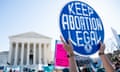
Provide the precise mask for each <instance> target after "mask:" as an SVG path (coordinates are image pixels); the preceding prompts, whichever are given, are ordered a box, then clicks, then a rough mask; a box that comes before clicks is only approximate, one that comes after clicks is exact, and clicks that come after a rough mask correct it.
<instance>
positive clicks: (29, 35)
mask: <svg viewBox="0 0 120 72" xmlns="http://www.w3.org/2000/svg"><path fill="white" fill-rule="evenodd" d="M10 38H45V39H51V38H50V37H47V36H44V35H41V34H38V33H36V32H27V33H22V34H18V35H13V36H10Z"/></svg>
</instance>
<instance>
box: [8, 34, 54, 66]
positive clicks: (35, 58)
mask: <svg viewBox="0 0 120 72" xmlns="http://www.w3.org/2000/svg"><path fill="white" fill-rule="evenodd" d="M51 40H52V39H51V38H49V37H46V36H43V35H40V34H38V33H35V32H27V33H23V34H18V35H14V36H10V37H9V46H10V48H9V56H8V57H9V58H8V62H9V63H10V65H14V66H18V65H19V66H27V67H29V66H32V65H33V66H36V65H39V64H42V65H47V64H48V63H50V61H51V60H52V54H51Z"/></svg>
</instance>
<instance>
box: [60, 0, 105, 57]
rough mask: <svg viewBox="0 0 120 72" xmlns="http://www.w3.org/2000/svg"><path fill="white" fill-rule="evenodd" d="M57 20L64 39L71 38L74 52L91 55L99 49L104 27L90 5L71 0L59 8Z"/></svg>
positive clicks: (102, 39)
mask: <svg viewBox="0 0 120 72" xmlns="http://www.w3.org/2000/svg"><path fill="white" fill-rule="evenodd" d="M59 20H60V30H61V33H62V35H63V37H64V39H65V41H67V40H68V39H70V40H71V42H72V44H73V48H74V51H75V52H76V53H78V54H82V55H91V54H94V53H95V52H97V51H98V50H99V42H100V41H102V42H103V41H104V28H103V24H102V21H101V18H100V17H99V16H98V14H97V13H96V11H95V10H94V9H93V8H92V7H91V6H89V5H88V4H86V3H84V2H81V1H71V2H69V3H67V4H66V5H65V6H64V7H63V9H62V10H61V13H60V19H59Z"/></svg>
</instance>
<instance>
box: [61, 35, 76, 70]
mask: <svg viewBox="0 0 120 72" xmlns="http://www.w3.org/2000/svg"><path fill="white" fill-rule="evenodd" d="M60 38H61V41H62V43H63V44H64V48H65V50H66V51H67V53H68V58H69V71H70V72H77V65H76V61H75V58H74V53H73V48H72V43H71V41H70V40H68V43H66V42H64V40H63V38H62V37H60Z"/></svg>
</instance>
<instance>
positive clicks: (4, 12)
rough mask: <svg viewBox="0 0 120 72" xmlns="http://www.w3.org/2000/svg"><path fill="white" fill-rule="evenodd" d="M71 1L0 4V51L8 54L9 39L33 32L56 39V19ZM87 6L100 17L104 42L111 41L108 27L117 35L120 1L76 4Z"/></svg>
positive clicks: (4, 1) (11, 0) (15, 0)
mask: <svg viewBox="0 0 120 72" xmlns="http://www.w3.org/2000/svg"><path fill="white" fill-rule="evenodd" d="M70 1H74V0H0V51H7V50H9V36H12V35H17V34H20V33H25V32H31V31H32V32H36V33H39V34H42V35H45V36H48V37H51V38H52V50H53V51H54V44H55V42H54V40H56V39H59V36H60V34H61V33H60V28H59V15H60V12H61V10H62V8H63V7H64V6H65V4H67V3H68V2H70ZM79 1H83V2H85V3H87V4H88V5H90V6H91V7H92V8H93V9H94V10H95V11H96V12H97V13H98V15H99V16H100V17H101V19H102V22H103V26H104V30H105V40H104V41H107V40H108V39H109V38H110V37H113V35H112V32H111V27H113V28H114V29H115V30H116V31H117V33H118V34H120V27H119V24H120V20H119V19H120V14H119V13H120V8H119V7H120V0H79Z"/></svg>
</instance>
